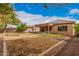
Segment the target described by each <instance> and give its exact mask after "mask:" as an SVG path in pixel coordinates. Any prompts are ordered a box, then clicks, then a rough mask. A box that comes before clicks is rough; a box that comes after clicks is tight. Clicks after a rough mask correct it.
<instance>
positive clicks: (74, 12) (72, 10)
mask: <svg viewBox="0 0 79 59" xmlns="http://www.w3.org/2000/svg"><path fill="white" fill-rule="evenodd" d="M69 14H79V9H71V10H70V11H69Z"/></svg>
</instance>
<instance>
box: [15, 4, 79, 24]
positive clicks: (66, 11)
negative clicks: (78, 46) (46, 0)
mask: <svg viewBox="0 0 79 59" xmlns="http://www.w3.org/2000/svg"><path fill="white" fill-rule="evenodd" d="M48 6H49V7H48V9H45V8H44V4H43V3H37V4H34V3H16V4H15V9H16V14H17V18H19V19H20V20H21V21H22V22H24V23H27V24H31V25H32V24H37V23H41V22H48V21H52V20H53V19H67V20H71V19H72V20H74V21H76V22H79V4H78V3H75V4H67V5H66V6H62V7H55V6H54V5H52V4H48Z"/></svg>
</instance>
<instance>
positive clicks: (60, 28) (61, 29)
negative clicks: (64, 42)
mask: <svg viewBox="0 0 79 59" xmlns="http://www.w3.org/2000/svg"><path fill="white" fill-rule="evenodd" d="M58 31H67V26H58Z"/></svg>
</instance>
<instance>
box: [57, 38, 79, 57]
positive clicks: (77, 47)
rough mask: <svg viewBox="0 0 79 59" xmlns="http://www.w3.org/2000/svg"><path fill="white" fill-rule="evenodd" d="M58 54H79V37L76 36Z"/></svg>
mask: <svg viewBox="0 0 79 59" xmlns="http://www.w3.org/2000/svg"><path fill="white" fill-rule="evenodd" d="M57 56H79V38H77V37H74V38H73V39H72V40H71V41H70V42H69V43H68V44H67V45H66V46H65V47H63V49H62V50H61V51H60V52H59V53H58V54H57Z"/></svg>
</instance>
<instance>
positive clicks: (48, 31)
mask: <svg viewBox="0 0 79 59" xmlns="http://www.w3.org/2000/svg"><path fill="white" fill-rule="evenodd" d="M48 33H49V25H48Z"/></svg>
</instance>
